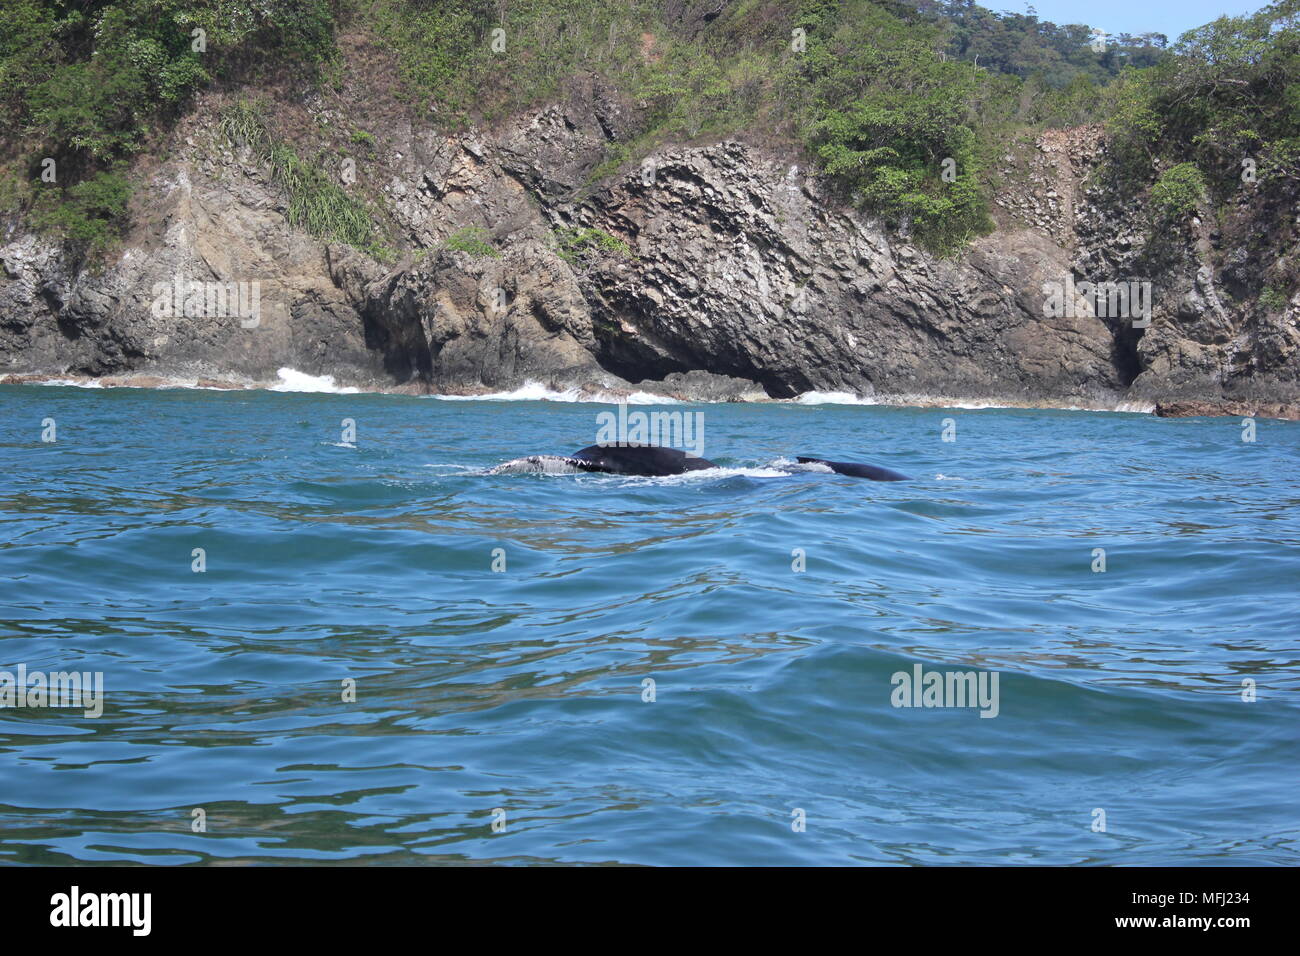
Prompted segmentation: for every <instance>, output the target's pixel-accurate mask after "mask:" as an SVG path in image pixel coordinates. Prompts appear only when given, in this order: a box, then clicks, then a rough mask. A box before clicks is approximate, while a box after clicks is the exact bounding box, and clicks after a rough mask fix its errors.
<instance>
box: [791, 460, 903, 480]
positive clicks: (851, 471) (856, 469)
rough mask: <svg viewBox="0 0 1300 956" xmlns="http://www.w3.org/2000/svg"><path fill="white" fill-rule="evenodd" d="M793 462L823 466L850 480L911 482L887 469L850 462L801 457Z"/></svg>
mask: <svg viewBox="0 0 1300 956" xmlns="http://www.w3.org/2000/svg"><path fill="white" fill-rule="evenodd" d="M795 461H797V462H799V464H801V465H825V466H826V467H827V468H829V469H830V470H831V471H833V472H835V474H837V475H848V476H849V477H850V478H869V479H871V480H872V481H911V480H912V479H911V478H909V477H908V476H907V475H900V474H899V473H898V472H896V471H890V470H889V469H888V468H881V467H879V466H877V465H862V464H858V463H857V462H852V461H828V460H827V459H825V458H809V457H805V456H803V455H800V456H798V457H797V458H795Z"/></svg>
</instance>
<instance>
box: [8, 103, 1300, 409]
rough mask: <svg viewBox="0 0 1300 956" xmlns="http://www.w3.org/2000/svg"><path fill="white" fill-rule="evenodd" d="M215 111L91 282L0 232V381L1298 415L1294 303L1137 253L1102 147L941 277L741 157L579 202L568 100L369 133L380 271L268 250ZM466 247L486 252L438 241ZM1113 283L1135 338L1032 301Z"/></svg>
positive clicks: (669, 167) (1011, 166) (1180, 244)
mask: <svg viewBox="0 0 1300 956" xmlns="http://www.w3.org/2000/svg"><path fill="white" fill-rule="evenodd" d="M220 106H221V103H220V100H219V98H218V97H215V96H214V97H211V98H209V99H208V100H205V101H201V102H200V103H199V104H198V106H197V108H196V109H195V111H194V112H193V113H192V114H191V115H190V116H189V117H187V118H186V120H185V121H183V122H182V124H181V125H180V126H179V127H178V128H177V130H176V131H175V133H174V137H173V147H174V148H173V149H171V150H169V151H168V154H167V155H168V156H169V158H168V159H167V160H166V161H165V162H163V163H162V164H161V165H159V166H157V167H156V168H155V169H154V170H153V171H152V172H151V173H150V174H148V176H147V181H146V182H145V183H144V185H143V187H142V188H141V189H140V190H139V192H138V197H139V198H138V200H137V202H136V208H135V209H134V222H135V226H134V228H133V231H132V233H131V234H130V235H129V236H128V237H127V240H126V242H125V244H124V247H123V248H122V249H121V251H120V253H119V254H118V255H117V256H116V257H115V258H114V260H113V261H112V262H110V263H108V264H107V265H104V266H102V267H101V268H96V269H92V268H88V267H84V266H81V265H79V264H78V263H77V262H76V261H74V260H72V259H71V258H69V256H68V255H67V254H66V253H65V251H64V250H62V249H61V248H60V247H58V246H57V245H55V244H52V243H51V242H49V241H48V240H45V239H42V238H40V237H37V236H34V235H31V234H27V233H24V232H22V231H20V230H19V229H18V228H17V226H16V225H15V224H13V223H10V224H9V225H8V226H7V229H6V232H5V233H4V245H3V246H0V265H2V266H3V276H4V281H3V282H2V283H0V374H3V373H6V372H8V373H16V374H37V375H50V376H64V375H70V374H71V375H77V374H80V375H94V376H114V375H116V376H120V375H125V374H131V373H134V374H137V375H150V376H160V377H167V378H187V379H210V380H217V381H225V382H237V383H243V384H254V383H261V382H268V381H273V380H274V379H275V377H276V374H277V370H278V369H280V368H282V367H290V368H293V369H296V370H298V371H301V372H306V373H308V374H312V375H325V374H329V375H333V376H334V377H335V380H336V381H337V382H338V383H339V384H341V385H354V386H359V387H363V388H375V389H381V388H382V389H406V390H413V391H439V392H475V391H489V390H490V391H496V390H502V389H510V388H516V387H518V386H521V385H523V384H524V383H526V382H529V381H537V382H540V383H543V384H547V385H550V386H552V387H556V388H571V387H577V388H586V389H591V390H619V389H623V390H629V389H632V388H641V389H645V390H648V391H653V392H660V393H667V394H673V395H678V396H682V397H697V398H705V399H724V400H725V399H742V398H754V397H758V396H760V395H767V396H772V397H789V396H794V395H797V394H800V393H802V392H807V391H812V390H820V391H841V392H854V393H858V394H860V395H866V396H877V397H878V398H881V399H906V398H908V397H912V398H914V399H918V400H919V399H924V398H925V397H927V396H930V397H941V396H942V397H950V398H972V399H985V400H991V401H1005V402H1011V403H1064V404H1098V405H1111V406H1113V405H1115V404H1116V403H1120V402H1125V401H1140V402H1144V403H1147V404H1148V405H1149V404H1151V403H1153V402H1154V401H1156V400H1177V399H1193V398H1194V399H1198V400H1203V401H1218V400H1225V399H1226V400H1267V401H1272V402H1275V403H1288V402H1295V401H1296V400H1297V399H1300V379H1298V377H1297V376H1298V375H1300V361H1298V360H1297V350H1298V349H1300V297H1297V299H1296V300H1293V301H1292V302H1290V303H1289V304H1288V305H1287V306H1286V307H1285V308H1284V309H1276V308H1275V309H1274V310H1272V311H1268V310H1267V309H1265V308H1264V307H1263V306H1262V305H1260V304H1259V301H1258V300H1257V298H1256V299H1251V298H1249V297H1245V296H1242V295H1240V294H1235V293H1234V292H1233V291H1232V290H1231V288H1225V284H1226V286H1228V287H1231V285H1232V282H1233V281H1234V280H1233V278H1232V276H1233V273H1232V270H1231V267H1229V268H1228V269H1227V270H1225V269H1224V267H1222V266H1219V265H1216V262H1217V261H1218V258H1221V257H1217V250H1216V247H1215V237H1214V236H1212V235H1211V234H1210V233H1209V232H1208V230H1207V229H1205V228H1204V227H1200V226H1197V227H1195V228H1194V229H1193V230H1191V231H1190V232H1189V233H1188V235H1186V236H1173V237H1169V236H1166V237H1164V238H1163V239H1162V240H1161V241H1159V242H1156V243H1151V242H1148V241H1147V240H1146V239H1144V236H1145V235H1146V232H1145V231H1144V230H1143V228H1142V227H1141V223H1142V222H1143V218H1142V217H1143V215H1144V214H1143V212H1142V211H1141V210H1140V209H1138V210H1131V209H1127V208H1126V207H1125V206H1124V205H1123V200H1122V197H1119V196H1118V195H1117V194H1116V192H1115V191H1114V190H1113V189H1110V188H1109V187H1107V186H1106V185H1105V184H1104V183H1100V182H1093V181H1092V180H1093V179H1095V178H1096V177H1095V176H1094V173H1095V171H1096V169H1097V168H1098V160H1099V158H1100V154H1101V147H1100V145H1099V139H1098V137H1097V135H1096V131H1095V130H1087V129H1084V130H1077V131H1053V132H1051V133H1049V134H1046V135H1045V136H1044V137H1043V138H1042V139H1041V140H1040V141H1039V143H1038V144H1037V146H1036V147H1035V148H1034V149H1032V150H1029V151H1028V154H1027V155H1020V156H1008V158H1007V164H1008V169H1007V171H1008V172H1009V173H1010V174H1012V175H1008V176H1007V177H1006V178H1007V180H1008V181H1018V182H1019V185H1016V186H1008V187H1005V188H1003V189H1002V191H1001V192H1000V193H999V195H998V197H997V208H998V218H999V229H998V230H997V231H996V232H994V233H993V234H991V235H989V236H986V237H984V238H982V239H980V240H978V241H976V242H975V243H974V244H973V245H972V246H971V247H970V248H969V249H968V250H967V251H966V252H965V253H964V254H963V255H962V256H961V257H959V258H956V259H952V260H942V259H936V258H935V257H933V256H931V255H929V254H927V253H925V252H923V251H921V250H920V249H918V248H916V247H914V246H913V245H911V244H910V243H908V242H907V240H906V239H905V238H900V237H898V236H897V235H891V234H890V233H888V232H887V231H886V230H885V229H884V228H883V226H882V225H881V224H880V223H878V222H875V221H872V220H871V219H869V218H866V217H864V216H862V215H860V214H859V213H858V212H856V211H854V210H853V209H851V208H848V207H846V206H845V205H844V204H843V203H842V202H840V201H839V200H838V199H837V198H836V197H835V196H834V195H832V193H831V192H830V191H829V189H828V187H827V186H826V185H825V184H824V183H822V182H821V181H819V179H818V178H817V177H815V176H812V175H810V174H809V172H808V170H806V169H804V168H803V167H802V166H800V165H799V164H798V163H797V162H795V161H794V160H792V159H791V158H789V157H783V156H778V155H774V154H772V153H770V152H768V151H765V150H763V149H760V148H758V147H755V146H753V145H748V144H745V143H741V142H733V141H728V142H721V143H714V144H706V145H701V146H689V147H687V146H678V147H669V148H664V149H660V150H658V151H656V152H654V153H653V154H652V155H650V156H649V157H648V158H647V159H646V160H645V161H644V162H643V163H641V164H640V165H637V166H633V167H632V168H627V169H624V170H622V171H621V172H620V173H617V174H615V175H613V176H610V177H607V178H605V179H602V180H593V171H594V170H596V169H597V167H598V166H599V165H600V164H601V162H602V161H603V159H604V157H605V155H606V151H607V148H608V147H609V146H610V145H611V143H616V142H619V141H621V140H626V139H628V138H629V137H630V136H631V135H632V133H631V131H633V130H634V129H635V116H634V113H635V108H634V106H632V105H629V104H626V103H624V102H622V101H620V100H619V99H618V98H617V97H616V96H615V94H613V93H612V92H611V91H608V90H605V89H603V88H602V87H601V85H600V84H599V83H598V82H597V81H595V80H587V81H584V82H583V83H579V84H577V85H576V86H575V87H574V89H573V90H572V91H571V95H570V96H569V97H568V98H567V101H566V102H564V103H562V104H556V105H554V106H551V107H549V108H548V109H545V110H542V111H541V112H538V113H536V114H534V115H530V116H525V117H522V118H520V119H518V120H517V121H516V122H514V123H512V124H509V125H507V126H504V127H502V128H500V129H497V130H493V131H487V130H481V129H475V130H470V131H468V132H465V133H461V134H457V135H444V134H440V133H438V132H436V131H435V130H434V129H433V128H432V127H431V126H427V125H425V126H422V125H420V124H419V123H415V122H411V121H409V120H408V121H401V122H390V123H389V128H385V129H378V130H375V131H374V132H375V133H376V135H377V136H378V140H379V145H378V148H377V150H376V151H375V154H374V155H372V156H371V158H370V159H368V160H365V161H364V162H359V163H358V164H357V173H358V176H359V177H364V178H365V180H366V182H367V183H368V185H369V186H370V187H371V189H372V192H373V194H374V195H375V196H377V197H379V201H380V202H381V204H382V206H383V208H384V209H385V210H386V211H387V214H388V216H389V217H390V219H391V222H390V224H389V225H390V228H391V231H392V233H393V235H394V237H395V243H394V244H395V245H397V246H398V247H399V248H400V249H402V250H405V252H401V253H399V255H401V259H400V261H397V262H396V263H391V262H390V263H388V264H381V263H379V262H376V261H374V260H372V259H371V258H369V257H367V256H366V255H364V254H362V253H360V252H357V251H355V250H352V249H349V248H347V247H344V246H341V245H336V244H329V243H324V242H320V241H318V240H315V239H313V238H311V237H309V236H307V235H305V234H303V233H301V232H298V231H295V230H294V229H292V228H290V226H289V224H288V221H287V219H286V214H285V211H286V200H285V197H284V195H283V194H282V193H281V192H280V190H279V189H278V188H277V187H276V186H275V185H274V184H273V183H272V182H271V181H270V180H269V179H268V176H267V173H266V171H265V170H264V169H262V168H260V167H259V165H258V163H257V162H256V160H255V159H254V158H253V157H252V156H250V155H248V154H247V153H246V152H242V151H240V150H237V149H235V148H233V147H232V146H231V145H230V144H228V143H226V142H224V141H223V140H221V138H220V136H219V134H217V133H215V132H213V130H215V129H217V128H218V127H219V124H218V123H216V122H215V121H214V117H215V116H216V113H217V111H218V110H219V108H220ZM304 109H305V110H306V111H307V112H308V113H309V114H314V115H316V116H317V118H318V120H319V119H320V118H321V117H328V115H329V114H328V110H326V109H325V108H324V107H323V106H321V105H320V104H313V103H312V102H311V101H310V100H309V101H307V102H306V103H305V106H304ZM1291 215H1292V218H1294V211H1292V213H1291ZM1288 228H1293V227H1288ZM466 229H472V230H475V232H473V234H472V235H473V236H474V237H476V238H477V239H479V240H481V241H479V242H477V243H469V244H466V243H464V242H457V241H456V236H457V235H465V234H466V233H464V230H466ZM449 239H450V240H451V241H449ZM1237 268H1238V269H1240V268H1244V266H1243V265H1242V264H1240V263H1239V264H1238V266H1237ZM1134 278H1146V279H1148V280H1149V281H1151V283H1152V292H1151V294H1150V296H1149V300H1148V301H1149V303H1150V305H1151V309H1150V315H1149V325H1147V326H1146V327H1145V328H1141V325H1142V324H1144V323H1143V321H1141V320H1139V321H1136V322H1135V320H1134V317H1132V316H1128V315H1120V316H1115V315H1101V316H1098V315H1097V314H1096V309H1095V308H1093V307H1091V305H1090V304H1089V303H1088V302H1085V301H1084V300H1082V299H1079V300H1077V301H1073V302H1070V303H1069V304H1068V305H1067V306H1066V307H1064V308H1062V307H1059V303H1058V307H1052V306H1051V305H1050V304H1049V300H1050V299H1051V294H1052V290H1054V289H1058V288H1070V286H1069V283H1077V282H1085V281H1088V282H1109V281H1120V280H1123V281H1128V280H1130V279H1134ZM1236 281H1237V282H1238V283H1239V284H1240V281H1242V280H1241V279H1240V278H1239V279H1238V280H1236ZM178 282H179V283H180V288H181V289H182V290H183V294H180V295H176V294H173V293H172V292H171V291H170V290H173V289H175V288H176V287H177V283H178ZM195 282H197V283H205V284H206V285H204V286H202V287H198V288H199V293H198V299H196V300H194V303H195V304H197V307H196V308H191V307H190V306H189V305H187V304H186V299H187V297H188V295H189V294H190V289H191V286H190V283H195ZM225 283H256V284H257V290H258V298H257V302H258V305H259V308H258V314H257V316H255V317H254V316H251V315H249V314H242V313H240V311H239V309H237V308H231V307H229V303H227V307H226V308H224V309H223V308H216V309H214V308H213V307H212V305H211V304H210V303H208V302H207V299H205V298H204V294H205V290H208V289H210V288H211V287H214V286H218V285H221V286H222V287H223V288H226V287H225V286H224V284H225ZM229 288H230V289H231V290H232V291H231V295H232V296H233V295H234V291H233V290H234V287H233V286H232V287H229ZM207 295H209V296H210V295H211V292H207ZM1067 297H1068V293H1067ZM217 305H220V302H219V301H218V302H217ZM248 311H249V310H247V309H245V310H244V312H245V313H247V312H248ZM214 313H215V314H214Z"/></svg>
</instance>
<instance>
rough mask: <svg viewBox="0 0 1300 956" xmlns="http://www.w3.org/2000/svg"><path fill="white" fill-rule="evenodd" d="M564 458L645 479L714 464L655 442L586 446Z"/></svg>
mask: <svg viewBox="0 0 1300 956" xmlns="http://www.w3.org/2000/svg"><path fill="white" fill-rule="evenodd" d="M568 458H569V460H570V461H571V462H573V463H574V464H575V465H577V466H578V467H579V468H581V469H582V470H583V471H599V472H604V473H605V474H609V475H642V476H644V477H648V478H658V477H661V476H663V475H680V474H682V473H683V472H687V471H703V470H704V469H705V468H717V467H718V466H717V465H715V464H714V463H713V462H711V461H709V460H708V459H707V458H700V457H698V456H696V455H688V454H686V452H684V451H678V450H677V449H676V448H660V447H658V446H656V445H588V446H587V447H586V448H584V449H582V450H581V451H575V452H574V453H573V454H572V455H569V456H568Z"/></svg>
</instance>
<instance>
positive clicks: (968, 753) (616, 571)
mask: <svg viewBox="0 0 1300 956" xmlns="http://www.w3.org/2000/svg"><path fill="white" fill-rule="evenodd" d="M609 408H610V406H602V405H583V404H561V403H546V402H449V401H439V400H433V399H418V398H410V397H395V396H377V395H331V394H310V395H308V394H276V393H264V392H261V393H259V392H232V393H225V392H203V391H185V390H173V391H153V392H150V391H143V390H131V389H118V390H87V389H79V388H53V387H37V386H12V387H0V669H4V670H8V671H11V672H13V671H15V670H16V668H17V667H18V665H19V664H25V665H26V667H27V668H28V669H29V670H32V671H36V670H39V671H59V670H73V669H75V670H81V671H92V672H94V671H99V672H102V673H103V675H104V678H103V679H104V696H105V704H104V712H103V715H102V716H101V717H99V718H98V719H94V718H86V717H85V716H83V714H82V713H81V711H80V710H62V709H46V710H32V709H22V710H18V709H3V710H0V841H2V845H0V861H9V862H24V863H114V862H149V863H173V864H175V863H203V862H207V863H212V862H247V861H257V862H268V863H287V862H310V863H321V862H354V863H355V862H373V863H413V862H457V861H508V862H587V863H607V862H617V863H662V864H696V863H708V864H724V863H740V864H765V863H773V864H846V863H889V864H917V863H931V864H933V863H965V862H997V863H1081V862H1082V863H1121V864H1123V863H1141V864H1155V863H1161V864H1180V863H1214V864H1222V863H1284V864H1293V865H1294V864H1296V863H1300V808H1298V807H1297V803H1298V801H1300V797H1298V794H1300V698H1298V696H1297V690H1300V624H1298V619H1300V614H1298V613H1297V612H1298V611H1300V600H1298V599H1297V583H1298V582H1300V521H1298V520H1297V517H1296V505H1297V502H1298V500H1300V489H1298V486H1297V480H1296V463H1297V460H1298V459H1300V455H1298V454H1297V453H1298V452H1300V424H1294V423H1284V422H1275V421H1267V420H1260V421H1259V422H1258V424H1257V429H1258V431H1257V435H1256V439H1257V440H1256V441H1255V442H1254V443H1247V442H1243V441H1242V440H1241V437H1242V426H1241V422H1240V420H1236V419H1193V420H1161V419H1156V418H1153V417H1149V416H1146V415H1129V414H1096V413H1087V412H1064V411H1021V410H981V411H961V410H955V409H954V410H922V409H899V408H871V407H860V406H830V405H822V406H817V407H805V406H799V405H763V406H757V405H750V406H740V405H700V406H680V407H679V410H686V411H692V412H694V411H702V412H703V413H704V420H705V447H704V454H705V455H706V456H708V457H709V458H712V459H713V460H715V461H717V462H719V463H720V464H722V465H724V466H726V468H727V470H725V471H722V472H718V471H713V472H701V473H697V474H694V475H690V476H685V477H680V478H671V479H638V478H621V477H610V476H599V475H582V476H527V475H524V476H506V475H500V476H489V475H486V474H484V471H485V470H486V469H487V468H489V467H491V466H492V465H495V464H497V463H499V462H501V461H503V460H505V459H508V458H513V457H516V456H519V455H524V454H530V453H538V452H559V453H563V452H568V451H572V450H574V449H576V448H579V447H581V446H583V445H586V444H590V443H591V442H593V441H594V440H595V438H596V429H597V423H596V418H595V416H596V414H597V413H598V412H600V411H605V410H609ZM346 418H350V419H353V420H355V423H356V431H357V436H356V441H355V443H353V444H352V445H351V446H350V447H349V445H348V443H345V442H342V441H341V438H342V424H341V423H342V421H343V419H346ZM945 418H952V419H953V420H954V421H955V425H956V439H957V440H956V441H955V442H943V441H941V440H940V434H941V430H942V428H943V420H944V419H945ZM44 419H53V420H54V423H55V427H56V429H57V432H56V437H57V441H55V442H53V443H47V442H42V441H41V432H42V422H43V420H44ZM794 454H814V455H822V456H826V457H833V458H844V459H853V460H859V461H868V462H872V463H875V464H880V465H885V466H887V467H891V468H895V469H898V470H900V471H903V472H906V473H908V474H911V475H913V476H915V477H916V478H917V480H915V481H912V482H903V483H895V484H882V483H875V482H866V481H860V480H855V479H850V478H842V477H838V476H828V475H815V474H803V475H779V474H777V475H772V473H771V471H770V469H769V467H768V466H770V465H771V464H772V463H773V462H774V461H777V460H778V459H780V458H781V457H782V456H793V455H794ZM196 548H201V549H203V552H204V554H205V557H206V571H205V572H203V573H196V572H195V571H194V570H193V562H194V561H195V558H194V557H193V553H194V549H196ZM497 548H500V549H503V552H504V561H505V570H504V571H499V572H494V571H493V569H492V565H493V560H494V555H493V550H494V549H497ZM1097 548H1102V549H1104V550H1105V568H1106V569H1105V571H1104V572H1096V571H1094V570H1093V566H1094V564H1095V563H1096V562H1097V558H1096V557H1095V549H1097ZM796 549H803V552H804V553H805V555H806V571H804V572H802V573H798V572H796V571H794V570H792V562H794V561H795V560H796V558H795V557H793V556H792V552H794V551H795V550H796ZM499 563H500V561H498V564H499ZM917 664H920V665H921V666H922V667H923V668H924V670H926V671H931V670H936V671H983V672H996V673H997V674H998V675H999V712H998V715H997V716H996V717H995V718H991V719H987V718H981V717H980V716H979V712H978V711H977V710H974V709H970V708H929V709H927V708H903V707H894V706H892V703H891V692H892V691H893V689H894V688H893V685H892V684H891V677H892V675H894V674H895V673H897V672H900V671H905V672H909V673H910V672H912V670H913V668H914V666H915V665H917ZM647 678H649V679H652V680H653V681H654V685H653V690H654V698H655V699H654V700H653V701H647V700H645V699H643V698H644V697H646V696H649V690H648V689H647V685H646V684H645V681H646V680H647ZM348 679H352V680H355V682H356V684H355V686H356V692H355V697H356V699H355V702H345V701H344V700H343V699H342V698H343V694H344V686H345V684H344V682H345V681H347V680H348ZM1247 681H1253V682H1254V685H1253V686H1254V687H1255V691H1256V696H1257V699H1256V700H1254V701H1246V700H1243V694H1244V689H1248V688H1249V686H1250V685H1249V684H1246V683H1243V682H1247ZM1245 696H1249V694H1248V693H1247V694H1245ZM196 809H201V810H202V811H203V813H204V814H205V815H206V824H207V829H206V832H199V833H196V832H193V826H194V824H193V821H194V819H195V810H196ZM498 809H499V810H502V811H504V824H505V826H504V831H503V832H494V830H493V820H494V818H495V819H497V820H498V821H500V819H501V814H500V813H496V814H494V811H496V810H498ZM796 810H801V811H803V813H804V815H805V816H806V829H805V830H804V831H803V832H797V828H796V827H795V826H792V823H797V822H798V814H797V813H796V812H795V811H796ZM1098 811H1104V814H1105V816H1104V824H1105V828H1104V831H1100V832H1099V830H1098V829H1095V828H1097V827H1099V825H1100V823H1099V821H1100V820H1101V817H1100V816H1099V815H1098Z"/></svg>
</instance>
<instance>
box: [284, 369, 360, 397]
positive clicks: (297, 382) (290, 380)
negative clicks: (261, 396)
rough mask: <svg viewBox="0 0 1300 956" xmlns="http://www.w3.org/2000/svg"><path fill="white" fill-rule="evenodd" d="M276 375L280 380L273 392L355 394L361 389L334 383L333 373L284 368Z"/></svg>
mask: <svg viewBox="0 0 1300 956" xmlns="http://www.w3.org/2000/svg"><path fill="white" fill-rule="evenodd" d="M275 374H276V375H278V376H280V381H279V383H278V384H276V385H272V386H271V388H270V391H272V392H330V393H331V394H334V395H355V394H356V393H357V392H358V391H360V389H356V388H352V387H351V386H346V387H341V386H338V385H335V384H334V376H333V375H308V374H307V373H306V372H299V371H298V370H297V369H292V368H282V369H279V370H278V371H277V372H276V373H275Z"/></svg>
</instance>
